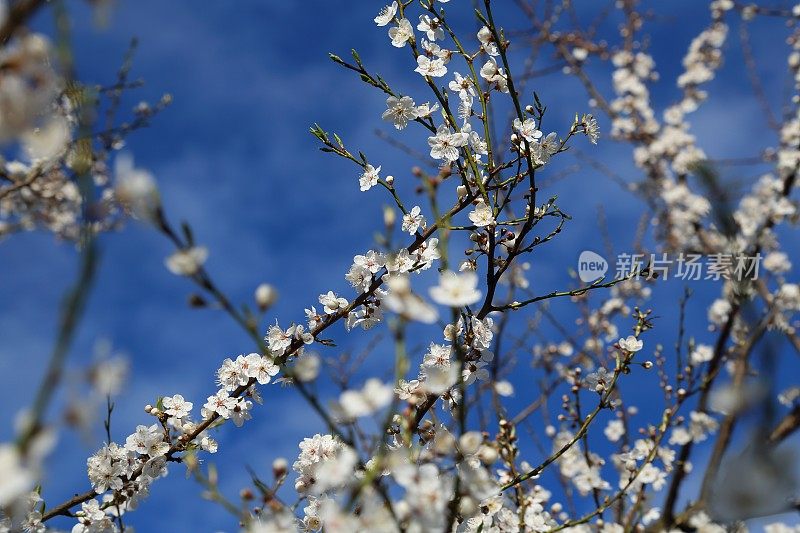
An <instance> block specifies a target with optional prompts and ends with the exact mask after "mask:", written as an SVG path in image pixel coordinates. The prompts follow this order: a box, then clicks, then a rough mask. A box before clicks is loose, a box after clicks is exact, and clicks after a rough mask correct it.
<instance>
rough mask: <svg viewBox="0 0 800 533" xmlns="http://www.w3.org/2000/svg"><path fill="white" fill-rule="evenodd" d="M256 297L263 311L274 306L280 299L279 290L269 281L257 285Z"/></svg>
mask: <svg viewBox="0 0 800 533" xmlns="http://www.w3.org/2000/svg"><path fill="white" fill-rule="evenodd" d="M255 298H256V304H257V305H258V308H259V309H261V310H262V311H266V310H267V309H269V308H270V307H272V305H273V304H274V303H275V301H276V300H277V299H278V291H277V290H276V289H275V287H273V286H272V285H270V284H268V283H262V284H261V285H259V286H258V287H256V293H255Z"/></svg>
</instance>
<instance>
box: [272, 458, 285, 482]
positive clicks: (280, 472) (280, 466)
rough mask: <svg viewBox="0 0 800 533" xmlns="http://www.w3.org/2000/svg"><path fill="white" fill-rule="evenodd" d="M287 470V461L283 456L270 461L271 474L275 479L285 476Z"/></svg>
mask: <svg viewBox="0 0 800 533" xmlns="http://www.w3.org/2000/svg"><path fill="white" fill-rule="evenodd" d="M288 470H289V463H288V461H286V459H284V458H283V457H278V458H277V459H275V460H274V461H272V475H273V476H275V478H276V479H277V478H281V477H283V476H285V475H286V472H287V471H288Z"/></svg>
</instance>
